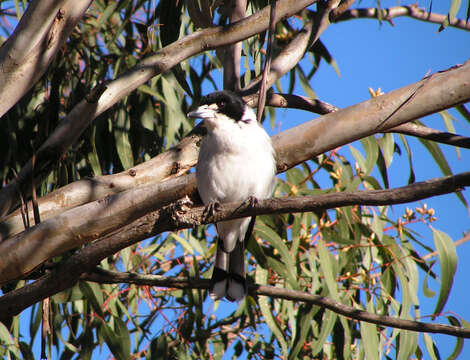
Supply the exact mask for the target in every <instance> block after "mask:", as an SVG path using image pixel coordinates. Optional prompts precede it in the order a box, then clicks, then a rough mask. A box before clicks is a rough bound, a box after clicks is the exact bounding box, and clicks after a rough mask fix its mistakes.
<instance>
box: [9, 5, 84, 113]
mask: <svg viewBox="0 0 470 360" xmlns="http://www.w3.org/2000/svg"><path fill="white" fill-rule="evenodd" d="M91 1H92V0H62V1H57V0H34V1H31V2H30V4H29V5H28V8H27V9H26V11H25V13H24V14H23V16H22V17H21V20H20V22H19V23H18V26H17V27H16V29H15V31H14V32H13V34H12V35H11V36H10V37H9V38H8V40H7V41H5V43H4V44H3V45H2V46H1V47H0V67H1V69H2V71H0V84H2V86H1V87H0V118H1V117H2V116H3V115H4V114H5V113H6V112H7V111H8V110H9V109H10V108H11V107H12V106H13V105H15V104H16V103H17V102H18V100H20V99H21V97H22V96H23V95H24V94H25V93H26V92H27V91H28V90H29V89H30V88H31V87H32V86H33V85H34V84H35V83H36V82H37V81H38V80H39V78H40V77H41V76H42V75H43V74H44V72H45V71H46V69H47V68H48V66H49V64H50V63H51V61H52V60H53V59H54V57H55V56H56V54H57V52H58V51H59V49H60V48H61V47H62V45H63V44H64V43H65V41H66V40H67V38H68V37H69V35H70V33H71V32H72V30H73V29H74V27H75V25H76V24H77V23H78V21H79V20H80V19H81V18H82V17H83V15H84V14H85V11H86V9H88V7H89V6H90V4H91Z"/></svg>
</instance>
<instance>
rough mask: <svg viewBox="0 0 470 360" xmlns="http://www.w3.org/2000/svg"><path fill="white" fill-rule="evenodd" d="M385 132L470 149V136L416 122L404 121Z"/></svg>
mask: <svg viewBox="0 0 470 360" xmlns="http://www.w3.org/2000/svg"><path fill="white" fill-rule="evenodd" d="M383 132H396V133H400V134H405V135H411V136H415V137H419V138H421V139H427V140H432V141H435V142H438V143H442V144H448V145H452V146H458V147H461V148H465V149H470V138H469V137H466V136H462V135H457V134H452V133H449V132H445V131H440V130H436V129H432V128H429V127H426V126H423V125H419V124H414V123H404V124H401V125H398V126H395V127H393V128H391V129H387V130H385V131H383Z"/></svg>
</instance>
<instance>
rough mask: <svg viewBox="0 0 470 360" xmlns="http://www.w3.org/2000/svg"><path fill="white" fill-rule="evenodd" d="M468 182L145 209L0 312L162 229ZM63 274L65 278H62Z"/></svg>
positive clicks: (467, 176)
mask: <svg viewBox="0 0 470 360" xmlns="http://www.w3.org/2000/svg"><path fill="white" fill-rule="evenodd" d="M189 176H190V175H188V176H187V177H189ZM469 185H470V172H467V173H462V174H459V175H455V176H449V177H444V178H438V179H432V180H428V181H424V182H420V183H416V184H412V185H409V186H405V187H401V188H396V189H391V190H375V191H356V192H349V193H332V194H324V195H319V196H308V197H293V198H285V199H267V200H259V201H258V204H256V205H255V206H251V205H250V204H247V203H244V204H241V205H240V204H239V203H234V204H221V206H220V209H219V210H218V211H217V212H216V213H215V214H213V216H211V217H207V216H206V215H205V214H204V208H203V207H202V206H198V207H191V205H192V204H191V202H190V201H188V200H186V201H180V202H177V203H176V204H174V205H171V206H169V207H167V208H165V209H162V210H157V211H154V212H151V213H149V214H147V215H145V216H143V217H142V218H140V219H138V220H136V221H134V222H132V223H130V224H129V225H127V226H125V227H123V228H121V229H119V230H118V231H116V232H114V233H111V234H109V235H107V236H105V237H104V238H102V239H100V241H96V242H92V243H90V244H89V245H88V246H86V247H85V248H83V249H81V250H80V251H78V252H77V253H75V254H73V255H72V256H70V258H68V259H67V260H66V261H65V262H64V263H63V264H61V265H59V267H58V268H56V269H51V272H50V273H49V274H46V275H44V276H43V277H41V278H40V279H38V280H36V281H35V282H34V283H32V284H28V285H26V286H24V287H23V288H20V289H16V290H13V291H11V292H9V293H7V294H5V295H4V296H2V297H0V314H17V313H19V312H20V311H22V310H23V309H25V308H27V307H28V306H31V305H32V304H34V303H35V302H37V301H39V300H41V299H43V298H45V297H48V296H51V295H53V294H54V293H56V292H58V291H61V290H63V289H65V288H67V287H70V286H71V285H72V284H73V283H74V282H75V281H76V280H77V279H78V278H79V276H80V275H81V274H82V273H83V272H86V271H87V270H88V269H91V268H93V267H94V266H95V265H96V264H98V263H99V262H100V261H101V260H102V259H104V258H106V257H107V256H110V255H112V254H114V253H115V252H117V251H119V250H121V249H124V248H126V247H128V246H130V245H132V244H134V243H136V242H139V241H141V240H144V239H146V238H148V237H150V236H154V235H156V234H159V233H161V232H164V231H176V230H179V229H183V228H188V227H193V226H195V225H199V224H204V223H208V222H215V221H220V220H225V219H232V218H239V217H245V216H251V215H261V214H274V213H285V212H304V211H313V210H320V209H330V208H336V207H340V206H347V205H353V204H361V205H386V204H397V203H404V202H411V201H417V200H420V199H423V198H427V197H430V196H435V195H439V194H446V193H450V192H454V191H457V190H460V189H462V188H463V187H464V186H469ZM1 251H2V253H4V251H5V250H3V249H2V250H1ZM23 261H24V260H23ZM10 266H11V265H10ZM7 270H9V269H7ZM0 274H1V278H0V283H1V282H5V281H6V280H8V279H7V278H5V277H4V272H3V271H0ZM10 275H11V272H10ZM17 276H19V274H17ZM64 276H65V277H66V279H64ZM0 317H1V316H0Z"/></svg>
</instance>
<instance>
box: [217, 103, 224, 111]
mask: <svg viewBox="0 0 470 360" xmlns="http://www.w3.org/2000/svg"><path fill="white" fill-rule="evenodd" d="M217 106H218V107H219V109H223V108H224V107H225V101H220V102H219V103H218V104H217Z"/></svg>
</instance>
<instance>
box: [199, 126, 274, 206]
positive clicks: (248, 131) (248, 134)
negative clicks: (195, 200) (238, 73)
mask: <svg viewBox="0 0 470 360" xmlns="http://www.w3.org/2000/svg"><path fill="white" fill-rule="evenodd" d="M218 120H220V121H217V123H216V126H213V127H212V129H211V130H209V132H208V134H207V135H206V136H205V137H204V139H203V140H202V143H201V149H200V154H199V160H198V164H197V183H198V190H199V193H200V195H201V198H202V200H203V202H204V203H205V204H208V203H211V202H214V201H218V202H232V201H244V200H246V199H247V198H248V197H249V196H254V197H256V198H259V199H262V198H266V197H269V196H270V195H271V192H272V188H273V185H274V176H275V173H276V167H275V160H274V151H273V148H272V145H271V139H270V138H269V136H268V134H267V133H266V132H265V131H264V129H263V128H262V127H261V126H259V125H258V124H257V123H256V122H255V121H251V122H248V123H245V122H238V123H237V122H234V121H233V120H228V119H218Z"/></svg>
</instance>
